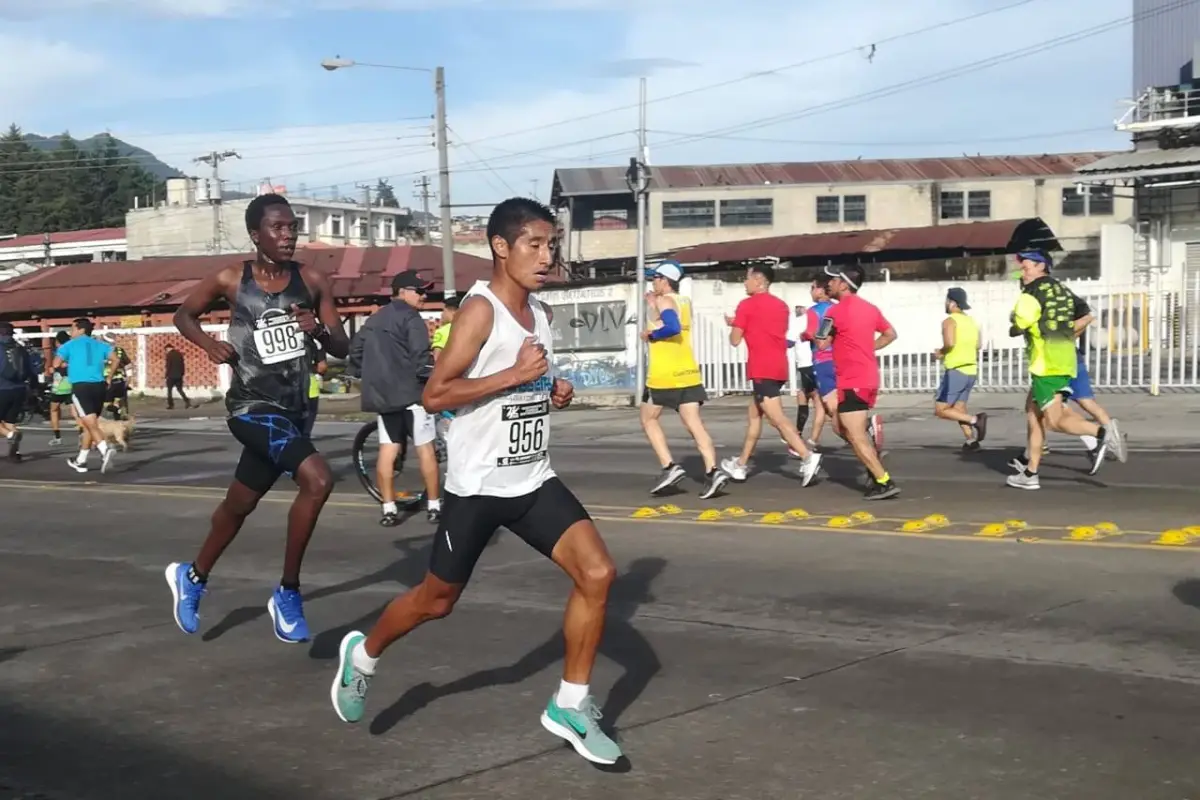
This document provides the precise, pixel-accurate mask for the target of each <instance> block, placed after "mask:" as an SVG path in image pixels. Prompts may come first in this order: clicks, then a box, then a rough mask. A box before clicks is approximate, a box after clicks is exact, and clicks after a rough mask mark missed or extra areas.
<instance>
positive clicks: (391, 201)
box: [375, 178, 400, 208]
mask: <svg viewBox="0 0 1200 800" xmlns="http://www.w3.org/2000/svg"><path fill="white" fill-rule="evenodd" d="M375 197H376V200H375V202H376V203H378V204H379V205H381V206H383V207H385V208H399V207H400V201H399V200H397V199H396V190H395V189H393V188H392V185H391V184H390V183H388V182H387V181H386V180H384V179H383V178H380V179H379V183H377V184H375Z"/></svg>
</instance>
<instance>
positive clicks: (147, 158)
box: [24, 133, 184, 181]
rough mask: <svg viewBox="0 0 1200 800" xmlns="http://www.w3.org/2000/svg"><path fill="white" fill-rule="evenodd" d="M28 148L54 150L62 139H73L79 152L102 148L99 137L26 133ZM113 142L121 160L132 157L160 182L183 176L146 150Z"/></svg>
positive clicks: (118, 141)
mask: <svg viewBox="0 0 1200 800" xmlns="http://www.w3.org/2000/svg"><path fill="white" fill-rule="evenodd" d="M24 139H25V141H26V142H28V143H29V145H30V147H33V148H35V149H37V150H55V149H57V148H58V145H59V143H60V142H62V141H63V140H64V139H74V140H75V144H77V145H78V146H79V148H80V149H81V150H91V149H95V148H98V147H101V146H103V145H102V142H101V140H100V136H99V135H97V136H89V137H88V138H86V139H75V137H73V136H71V135H70V134H65V133H64V134H59V135H57V136H39V135H38V134H36V133H27V134H25V136H24ZM113 141H115V142H116V143H117V151H118V153H119V154H120V155H121V156H122V157H123V158H128V157H133V158H135V159H136V162H137V165H138V166H139V167H141V168H142V169H144V170H146V171H147V172H149V173H150V174H151V175H153V176H154V177H156V178H158V179H159V180H160V181H165V180H166V179H167V178H182V177H184V174H183V173H182V172H180V171H179V170H177V169H175V167H172V166H171V165H170V164H166V163H163V162H162V161H159V160H158V158H157V157H156V156H155V155H154V154H153V153H151V152H150V151H148V150H143V149H142V148H140V147H135V146H134V145H131V144H129V143H128V142H123V141H121V140H120V139H117V138H116V137H115V136H114V137H113Z"/></svg>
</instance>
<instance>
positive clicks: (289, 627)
mask: <svg viewBox="0 0 1200 800" xmlns="http://www.w3.org/2000/svg"><path fill="white" fill-rule="evenodd" d="M275 613H277V614H278V613H279V612H275ZM276 624H278V625H279V630H281V631H283V632H284V633H291V632H292V631H294V630H296V625H298V624H299V623H296V622H293V623H290V624H289V623H288V622H287V621H286V620H284V618H283V617H282V616H280V617H279V621H278V622H277V623H276Z"/></svg>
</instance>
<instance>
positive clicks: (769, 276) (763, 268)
mask: <svg viewBox="0 0 1200 800" xmlns="http://www.w3.org/2000/svg"><path fill="white" fill-rule="evenodd" d="M750 271H751V272H753V273H754V274H755V275H762V277H763V280H764V281H766V282H767V283H774V282H775V269H774V267H771V266H769V265H767V264H751V265H750Z"/></svg>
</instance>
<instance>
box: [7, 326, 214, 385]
mask: <svg viewBox="0 0 1200 800" xmlns="http://www.w3.org/2000/svg"><path fill="white" fill-rule="evenodd" d="M202 327H203V329H204V331H206V332H207V333H211V334H214V335H215V336H216V337H217V338H218V339H223V338H224V337H225V333H226V331H227V330H228V328H229V326H228V325H204V326H202ZM63 330H65V328H63ZM57 333H58V329H54V330H50V331H46V332H39V333H18V334H17V335H16V338H18V339H20V340H22V341H23V342H24V344H25V346H26V348H27V349H28V350H29V351H30V353H31V354H32V355H33V356H34V359H35V360H37V361H38V363H39V365H42V364H44V359H46V358H50V359H53V357H54V350H55V342H54V337H55V336H56V335H57ZM93 335H94V336H96V337H99V338H103V339H105V340H108V341H112V342H113V343H114V344H117V345H120V346H121V347H123V348H124V349H125V352H126V353H127V354H128V355H129V359H130V361H131V364H130V367H129V368H128V374H129V376H130V378H132V380H131V381H130V389H131V390H133V391H135V392H138V393H141V394H147V395H152V396H162V395H165V394H166V393H167V383H166V352H167V345H170V346H172V347H174V348H175V349H176V350H178V351H179V352H180V353H182V354H183V362H184V379H183V385H184V391H185V392H187V393H188V394H189V395H192V394H194V395H198V396H204V395H209V396H213V395H216V394H217V393H221V394H224V392H226V391H227V390H228V389H229V382H230V380H231V378H232V376H231V374H230V370H229V367H227V366H224V365H222V366H220V367H217V366H215V365H214V364H212V362H210V361H209V360H208V356H207V355H205V353H204V351H202V350H201V349H200V348H199V347H197V346H196V345H194V344H192V343H191V342H189V341H188V340H187V339H185V338H183V336H182V335H180V333H179V331H178V330H176V329H175V328H173V327H157V328H96V329H95V331H93ZM43 371H44V370H43Z"/></svg>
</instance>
